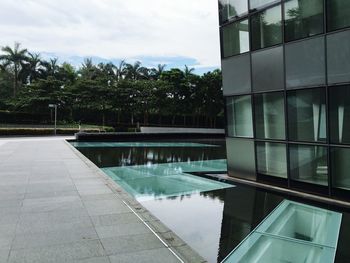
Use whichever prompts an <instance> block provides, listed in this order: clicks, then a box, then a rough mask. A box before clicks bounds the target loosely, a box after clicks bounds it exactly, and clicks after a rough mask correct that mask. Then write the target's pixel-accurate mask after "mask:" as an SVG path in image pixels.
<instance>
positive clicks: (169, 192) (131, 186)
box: [102, 159, 233, 201]
mask: <svg viewBox="0 0 350 263" xmlns="http://www.w3.org/2000/svg"><path fill="white" fill-rule="evenodd" d="M226 167H227V164H226V160H225V159H222V160H209V161H188V162H177V163H163V164H147V165H135V166H123V167H107V168H102V170H103V171H104V172H105V173H106V174H107V175H109V177H111V178H112V179H113V180H114V181H116V182H117V183H118V184H119V185H120V186H122V187H123V188H124V189H125V190H126V191H127V192H128V193H129V194H131V195H132V196H133V197H134V198H135V199H137V200H139V201H143V200H150V199H155V198H165V197H170V196H178V195H185V194H193V193H199V192H205V191H212V190H217V189H223V188H229V187H233V186H232V185H231V184H226V183H222V182H218V181H214V180H210V179H206V178H202V177H198V176H195V175H191V174H190V173H191V172H224V171H226V169H227V168H226Z"/></svg>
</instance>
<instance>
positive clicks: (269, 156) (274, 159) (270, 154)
mask: <svg viewBox="0 0 350 263" xmlns="http://www.w3.org/2000/svg"><path fill="white" fill-rule="evenodd" d="M256 154H257V169H258V173H259V174H263V175H268V176H275V177H280V178H285V179H287V150H286V145H285V144H282V143H270V142H258V143H257V144H256Z"/></svg>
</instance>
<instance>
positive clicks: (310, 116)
mask: <svg viewBox="0 0 350 263" xmlns="http://www.w3.org/2000/svg"><path fill="white" fill-rule="evenodd" d="M287 96H288V122H289V125H288V126H289V139H290V140H292V141H308V142H325V141H326V139H327V130H326V127H327V126H326V93H325V90H324V89H323V88H317V89H307V90H295V91H290V92H288V94H287Z"/></svg>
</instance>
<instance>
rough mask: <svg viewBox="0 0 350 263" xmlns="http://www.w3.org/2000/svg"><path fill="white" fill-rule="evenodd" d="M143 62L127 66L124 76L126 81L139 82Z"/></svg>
mask: <svg viewBox="0 0 350 263" xmlns="http://www.w3.org/2000/svg"><path fill="white" fill-rule="evenodd" d="M142 68H143V67H141V62H140V61H136V62H135V63H134V64H133V65H132V64H125V67H124V76H125V78H126V79H130V80H138V79H139V78H140V76H141V75H142V70H143V69H142Z"/></svg>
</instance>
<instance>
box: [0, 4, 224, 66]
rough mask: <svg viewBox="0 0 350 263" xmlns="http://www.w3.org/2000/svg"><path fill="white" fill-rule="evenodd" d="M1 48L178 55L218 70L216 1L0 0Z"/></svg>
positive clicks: (106, 54)
mask: <svg viewBox="0 0 350 263" xmlns="http://www.w3.org/2000/svg"><path fill="white" fill-rule="evenodd" d="M0 4H1V8H0V46H3V45H12V44H13V43H14V42H15V41H18V42H21V43H22V44H23V46H25V47H27V48H28V49H30V50H33V51H37V52H53V53H57V54H66V55H70V56H73V55H74V56H75V55H76V56H100V57H104V58H108V59H112V58H134V57H139V56H157V57H170V56H181V57H190V58H194V59H196V60H198V62H199V64H200V65H201V66H203V67H204V66H218V65H219V64H220V55H219V25H218V16H217V13H218V12H217V0H150V1H146V0H57V1H51V0H0Z"/></svg>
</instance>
